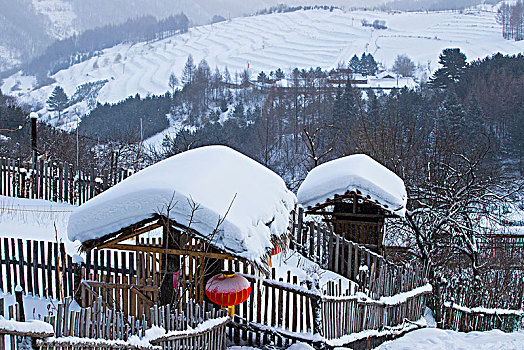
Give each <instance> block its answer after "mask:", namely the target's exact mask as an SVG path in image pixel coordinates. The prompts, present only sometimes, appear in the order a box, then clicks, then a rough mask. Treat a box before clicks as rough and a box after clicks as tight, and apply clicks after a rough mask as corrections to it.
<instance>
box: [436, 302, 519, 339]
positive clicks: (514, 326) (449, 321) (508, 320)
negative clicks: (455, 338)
mask: <svg viewBox="0 0 524 350" xmlns="http://www.w3.org/2000/svg"><path fill="white" fill-rule="evenodd" d="M443 310H444V312H443V315H442V319H443V320H444V328H447V329H453V330H456V331H460V332H470V331H488V330H492V329H500V330H502V331H504V332H513V331H516V330H518V329H522V328H523V327H524V311H522V310H505V309H487V308H481V307H478V308H472V309H470V308H467V307H464V306H461V305H458V304H455V303H453V302H446V303H444V307H443Z"/></svg>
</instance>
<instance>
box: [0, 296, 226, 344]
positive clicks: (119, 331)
mask: <svg viewBox="0 0 524 350" xmlns="http://www.w3.org/2000/svg"><path fill="white" fill-rule="evenodd" d="M71 303H72V299H71V298H66V299H65V301H64V303H59V304H58V305H57V310H55V311H56V312H54V313H53V314H51V315H48V316H45V317H44V321H45V322H46V323H48V324H50V325H51V326H52V329H53V330H54V332H53V333H48V332H45V331H39V330H35V331H31V332H28V331H17V330H12V329H8V328H5V329H4V328H2V326H1V325H0V348H2V349H5V348H6V344H10V348H11V349H12V350H17V349H23V348H24V347H21V345H22V342H23V341H24V339H23V338H22V337H31V338H34V339H33V344H34V345H36V346H37V347H39V348H41V349H56V350H58V349H73V350H74V349H87V348H89V349H91V348H94V349H99V350H104V349H136V350H152V349H184V348H186V349H202V350H204V349H209V350H225V349H226V326H227V325H228V324H229V323H230V322H231V318H230V317H228V316H227V315H226V312H225V310H218V311H217V310H216V309H214V308H213V307H212V306H211V305H206V304H203V305H198V304H194V303H187V304H183V305H181V308H180V310H179V309H176V310H171V309H170V307H169V306H165V307H158V306H155V307H154V308H151V309H150V314H151V319H152V320H153V322H152V325H155V326H158V327H162V328H163V329H164V330H165V331H167V334H166V335H165V336H162V337H159V338H156V339H154V340H153V341H152V342H151V345H143V344H142V345H140V344H137V342H136V341H133V342H131V339H130V338H131V337H134V338H135V340H136V339H142V338H144V336H145V332H146V331H147V330H148V329H149V328H150V325H148V323H147V322H146V320H145V318H142V319H141V320H140V319H137V318H135V317H129V318H127V317H125V315H124V314H123V313H122V312H113V310H111V309H110V308H104V307H103V302H102V300H101V299H99V300H97V301H96V302H95V303H94V307H93V308H83V309H81V310H80V311H75V310H72V309H71ZM3 304H4V302H3V299H0V316H3V310H4V305H3ZM19 309H20V308H19V305H18V304H14V305H10V306H9V315H8V319H13V320H20V315H19ZM206 310H208V311H206ZM26 328H28V329H29V328H30V326H29V327H26ZM194 329H195V330H194ZM6 335H7V336H8V337H9V339H8V341H6V339H5V336H6Z"/></svg>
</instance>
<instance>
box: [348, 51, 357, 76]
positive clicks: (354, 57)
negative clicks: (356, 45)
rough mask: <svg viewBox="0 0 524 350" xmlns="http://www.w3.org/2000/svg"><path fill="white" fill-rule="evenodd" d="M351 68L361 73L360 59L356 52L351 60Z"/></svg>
mask: <svg viewBox="0 0 524 350" xmlns="http://www.w3.org/2000/svg"><path fill="white" fill-rule="evenodd" d="M349 69H351V71H352V72H353V73H354V74H360V60H359V59H358V56H357V55H356V54H355V55H353V57H351V60H350V61H349Z"/></svg>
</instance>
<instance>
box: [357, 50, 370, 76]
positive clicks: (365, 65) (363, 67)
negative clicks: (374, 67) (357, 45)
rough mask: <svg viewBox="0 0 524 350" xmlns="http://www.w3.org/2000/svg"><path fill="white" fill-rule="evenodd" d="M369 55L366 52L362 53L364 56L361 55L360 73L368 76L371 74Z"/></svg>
mask: <svg viewBox="0 0 524 350" xmlns="http://www.w3.org/2000/svg"><path fill="white" fill-rule="evenodd" d="M367 61H368V60H367V56H366V54H365V53H362V57H360V72H359V73H360V74H362V75H364V76H367V75H369V70H368V62H367Z"/></svg>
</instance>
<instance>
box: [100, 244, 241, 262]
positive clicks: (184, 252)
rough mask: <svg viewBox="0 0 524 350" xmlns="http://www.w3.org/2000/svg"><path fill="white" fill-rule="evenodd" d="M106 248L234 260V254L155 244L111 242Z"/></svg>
mask: <svg viewBox="0 0 524 350" xmlns="http://www.w3.org/2000/svg"><path fill="white" fill-rule="evenodd" d="M106 248H110V249H120V250H131V251H134V252H150V253H160V254H165V253H167V254H172V255H188V256H195V257H206V258H211V259H227V260H234V259H236V258H235V257H234V256H231V255H228V254H223V253H212V252H199V251H194V250H183V249H166V248H162V247H155V246H146V245H141V244H136V245H135V244H123V243H120V244H112V245H110V246H107V247H106ZM241 260H243V259H241Z"/></svg>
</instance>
